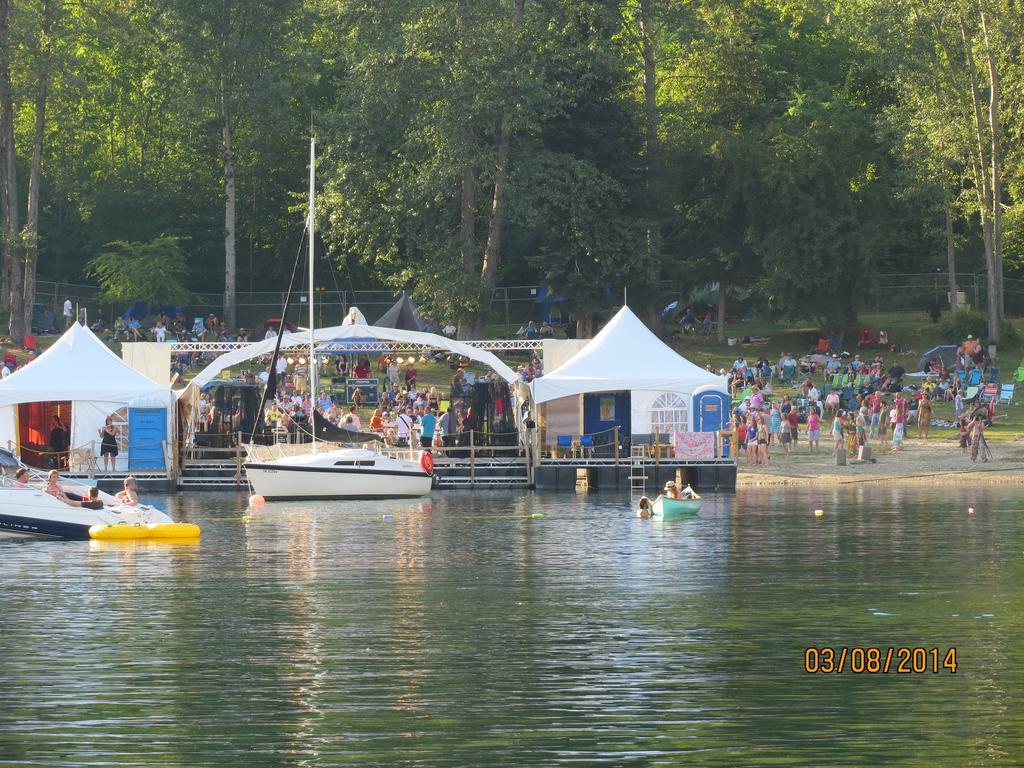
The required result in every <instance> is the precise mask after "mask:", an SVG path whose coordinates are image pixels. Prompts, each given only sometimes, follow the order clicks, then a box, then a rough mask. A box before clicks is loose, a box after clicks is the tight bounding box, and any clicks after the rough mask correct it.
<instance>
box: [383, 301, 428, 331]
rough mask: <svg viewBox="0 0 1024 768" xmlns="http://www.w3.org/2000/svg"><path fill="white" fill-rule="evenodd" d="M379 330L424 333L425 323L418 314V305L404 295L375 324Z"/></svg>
mask: <svg viewBox="0 0 1024 768" xmlns="http://www.w3.org/2000/svg"><path fill="white" fill-rule="evenodd" d="M374 325H375V326H377V327H379V328H398V329H399V330H403V331H422V330H423V323H421V322H420V319H419V316H417V314H416V305H415V304H413V303H412V301H410V300H409V297H408V296H406V295H405V294H404V293H403V294H402V295H401V296H399V297H398V301H396V302H395V304H394V306H392V307H391V309H389V310H388V311H387V312H385V313H384V314H383V315H381V318H380V320H378V321H377V322H376V323H374Z"/></svg>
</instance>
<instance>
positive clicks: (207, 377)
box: [179, 324, 519, 395]
mask: <svg viewBox="0 0 1024 768" xmlns="http://www.w3.org/2000/svg"><path fill="white" fill-rule="evenodd" d="M368 340H370V341H373V340H381V341H399V342H403V343H405V344H413V345H415V346H417V347H421V348H423V349H439V350H443V351H445V352H452V353H454V354H457V355H461V356H463V357H467V358H469V359H470V360H475V361H476V362H478V363H483V364H484V365H487V366H490V367H491V368H492V369H493V370H494V372H495V373H497V374H498V375H499V376H501V378H503V379H504V380H505V381H507V382H508V383H509V384H510V385H512V384H514V383H515V382H516V381H518V380H519V379H518V377H517V376H516V373H515V371H513V370H512V369H511V368H509V367H508V366H507V365H505V363H503V362H501V360H499V359H498V358H497V357H496V356H495V355H494V353H493V352H486V351H484V350H482V349H476V348H475V347H471V346H470V345H469V344H464V343H462V342H461V341H456V340H455V339H449V338H447V337H445V336H438V335H437V334H434V333H423V332H421V331H404V330H401V329H399V328H380V327H378V326H374V325H363V324H354V325H348V324H346V325H336V326H333V327H331V328H319V329H317V330H316V331H314V332H313V343H314V344H315V345H330V344H331V342H339V347H338V348H337V349H328V350H326V351H325V354H343V353H345V352H347V351H348V350H346V349H345V348H344V346H343V345H344V343H345V342H349V343H350V344H351V345H352V347H351V351H352V352H356V351H358V349H357V345H358V344H359V343H360V342H366V341H368ZM276 344H277V338H276V337H271V338H269V339H264V340H263V341H259V342H256V343H255V344H249V345H248V346H245V347H241V348H239V349H235V350H232V351H231V352H227V353H226V354H223V355H221V356H220V357H218V358H217V359H216V360H214V361H213V362H212V363H210V364H209V365H208V366H206V367H205V368H203V370H201V371H200V372H199V373H198V374H196V376H195V377H194V378H193V379H192V380H191V381H190V382H189V386H188V387H187V388H186V389H185V390H184V391H183V394H186V395H187V394H188V393H190V392H194V391H196V390H198V389H201V388H202V387H203V386H205V385H206V384H208V383H209V382H210V381H212V380H213V379H215V378H216V377H217V375H218V374H219V373H220V372H221V371H224V370H226V369H228V368H233V367H234V366H236V365H239V364H240V363H244V362H245V361H246V360H252V359H253V358H254V357H260V356H262V355H270V354H273V352H274V346H275V345H276ZM281 349H282V350H296V349H309V331H300V332H298V333H285V334H284V335H283V336H282V337H281ZM382 351H383V350H382ZM371 354H372V353H371ZM179 394H182V393H179Z"/></svg>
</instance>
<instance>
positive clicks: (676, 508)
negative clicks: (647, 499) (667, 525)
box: [651, 491, 701, 519]
mask: <svg viewBox="0 0 1024 768" xmlns="http://www.w3.org/2000/svg"><path fill="white" fill-rule="evenodd" d="M691 493H692V496H691V497H690V498H683V499H672V498H669V497H668V496H664V495H662V496H659V497H658V498H656V499H655V500H654V502H653V503H652V504H651V511H652V513H653V514H654V516H655V517H663V518H666V519H667V518H671V517H677V516H679V515H693V514H696V513H697V512H699V511H700V502H701V498H700V496H698V495H697V494H696V493H693V492H692V491H691Z"/></svg>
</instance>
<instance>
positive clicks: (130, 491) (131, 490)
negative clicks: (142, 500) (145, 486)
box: [117, 475, 139, 507]
mask: <svg viewBox="0 0 1024 768" xmlns="http://www.w3.org/2000/svg"><path fill="white" fill-rule="evenodd" d="M117 498H118V501H120V502H121V503H122V504H124V505H125V506H126V507H137V506H138V505H139V493H138V490H137V487H136V484H135V478H134V477H132V476H131V475H129V476H128V477H126V478H125V479H124V490H123V491H118V493H117Z"/></svg>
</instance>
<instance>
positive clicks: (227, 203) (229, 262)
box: [221, 88, 313, 329]
mask: <svg viewBox="0 0 1024 768" xmlns="http://www.w3.org/2000/svg"><path fill="white" fill-rule="evenodd" d="M221 105H222V110H223V117H224V124H223V132H224V147H223V149H224V328H226V329H234V328H235V274H236V265H235V257H236V252H235V153H234V149H233V148H232V145H231V121H230V119H229V116H228V111H227V96H226V94H225V93H224V90H223V88H222V90H221ZM309 298H310V301H312V300H313V297H312V296H310V297H309Z"/></svg>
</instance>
